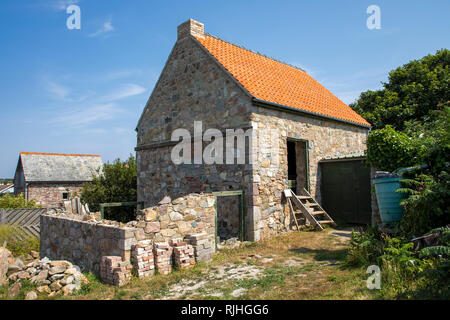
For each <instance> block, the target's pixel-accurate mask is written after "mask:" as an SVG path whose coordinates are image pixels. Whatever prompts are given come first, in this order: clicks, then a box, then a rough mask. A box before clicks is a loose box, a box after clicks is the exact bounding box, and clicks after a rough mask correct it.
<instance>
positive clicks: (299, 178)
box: [287, 138, 309, 194]
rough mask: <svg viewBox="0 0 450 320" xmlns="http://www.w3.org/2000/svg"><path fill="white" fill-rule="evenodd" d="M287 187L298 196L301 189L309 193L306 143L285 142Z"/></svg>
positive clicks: (291, 140) (293, 140) (299, 141)
mask: <svg viewBox="0 0 450 320" xmlns="http://www.w3.org/2000/svg"><path fill="white" fill-rule="evenodd" d="M287 160H288V185H289V187H290V188H291V189H292V190H293V191H294V192H295V193H296V194H299V193H300V191H301V190H303V188H305V189H306V190H308V191H309V177H308V141H305V140H298V139H289V138H288V140H287Z"/></svg>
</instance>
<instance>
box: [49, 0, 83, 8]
mask: <svg viewBox="0 0 450 320" xmlns="http://www.w3.org/2000/svg"><path fill="white" fill-rule="evenodd" d="M79 2H80V0H57V1H55V2H52V4H51V6H52V7H53V9H55V10H66V9H67V7H68V6H70V5H72V4H77V3H79Z"/></svg>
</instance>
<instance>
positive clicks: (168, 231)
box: [129, 193, 216, 242]
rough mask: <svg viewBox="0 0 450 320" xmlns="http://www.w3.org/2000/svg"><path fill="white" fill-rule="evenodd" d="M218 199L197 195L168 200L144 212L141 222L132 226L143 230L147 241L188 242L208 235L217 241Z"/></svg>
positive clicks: (140, 218) (202, 194)
mask: <svg viewBox="0 0 450 320" xmlns="http://www.w3.org/2000/svg"><path fill="white" fill-rule="evenodd" d="M214 204H215V196H214V195H213V194H211V193H200V194H197V193H193V194H189V195H186V196H184V197H180V198H176V199H173V200H172V199H170V198H169V197H165V198H164V199H163V200H161V201H160V202H159V204H158V205H157V206H153V207H149V208H146V209H144V210H142V212H141V215H140V216H139V217H138V218H137V219H138V221H136V222H132V223H129V224H131V225H133V226H138V227H142V228H143V230H144V233H145V237H146V238H150V239H153V240H154V242H164V241H169V240H170V239H176V238H184V237H185V236H186V235H188V234H193V233H206V234H208V235H212V236H213V237H214V235H215V232H216V228H215V212H216V211H215V208H214Z"/></svg>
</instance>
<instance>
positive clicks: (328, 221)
mask: <svg viewBox="0 0 450 320" xmlns="http://www.w3.org/2000/svg"><path fill="white" fill-rule="evenodd" d="M317 222H318V223H320V224H332V223H334V221H333V220H321V221H320V220H317Z"/></svg>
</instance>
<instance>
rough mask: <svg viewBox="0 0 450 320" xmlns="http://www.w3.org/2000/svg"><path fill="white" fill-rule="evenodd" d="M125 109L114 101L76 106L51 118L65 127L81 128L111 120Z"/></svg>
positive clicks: (53, 121)
mask: <svg viewBox="0 0 450 320" xmlns="http://www.w3.org/2000/svg"><path fill="white" fill-rule="evenodd" d="M122 111H123V110H122V109H121V108H119V107H118V106H117V105H116V104H114V103H106V104H97V105H94V106H92V107H87V106H86V107H84V108H75V109H72V110H69V111H66V112H62V113H61V114H60V115H59V116H57V117H55V118H54V119H53V120H51V122H52V123H58V124H60V125H62V126H63V127H65V128H79V127H84V126H87V125H92V124H94V123H97V122H100V121H105V120H110V119H112V118H114V117H115V116H116V115H117V114H118V113H120V112H122Z"/></svg>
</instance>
